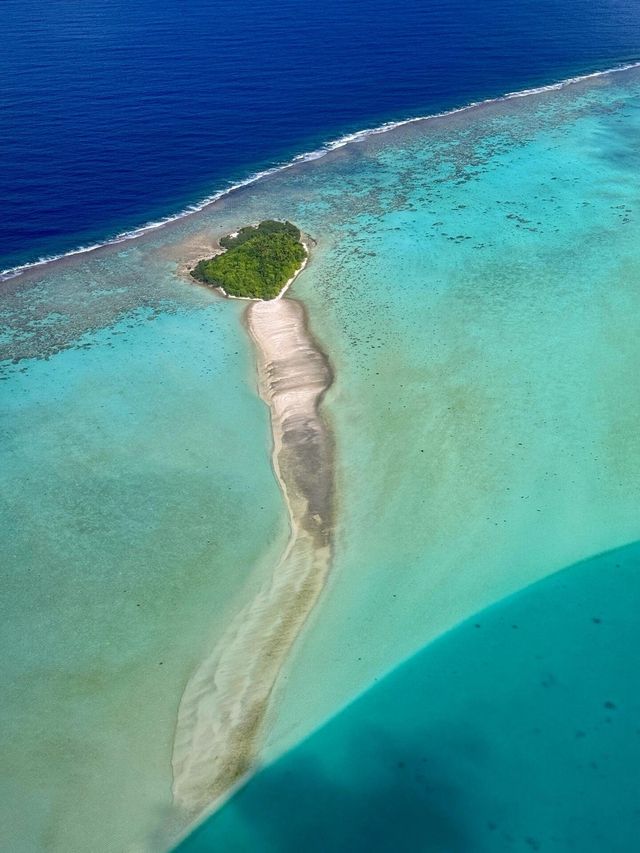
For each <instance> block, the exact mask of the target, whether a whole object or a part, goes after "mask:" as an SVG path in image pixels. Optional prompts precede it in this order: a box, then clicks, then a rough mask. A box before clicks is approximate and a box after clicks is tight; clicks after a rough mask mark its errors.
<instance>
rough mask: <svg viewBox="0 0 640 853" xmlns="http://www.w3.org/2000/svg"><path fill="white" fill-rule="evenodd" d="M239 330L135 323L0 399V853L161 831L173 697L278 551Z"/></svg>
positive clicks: (125, 841) (256, 408)
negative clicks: (244, 427)
mask: <svg viewBox="0 0 640 853" xmlns="http://www.w3.org/2000/svg"><path fill="white" fill-rule="evenodd" d="M209 301H210V300H209ZM225 307H226V306H225ZM237 325H238V324H237V319H236V317H235V315H234V311H233V309H231V310H230V311H228V312H227V315H226V317H225V316H223V315H221V314H220V313H219V310H218V309H217V307H216V306H215V305H213V304H207V300H203V304H202V305H201V307H200V308H198V309H196V308H195V307H194V308H192V309H191V310H177V311H176V312H175V313H171V314H169V313H164V314H160V315H158V316H155V317H153V316H151V312H149V311H143V310H142V309H141V310H140V311H138V312H137V313H135V314H133V315H130V316H129V317H127V318H126V319H125V320H123V321H121V322H119V323H117V324H115V325H112V326H109V327H108V328H106V329H104V330H101V331H96V332H94V333H92V334H87V335H85V337H84V338H82V340H81V341H80V342H78V344H77V346H76V347H74V348H72V349H68V350H66V351H62V352H58V353H57V354H55V355H53V356H51V357H50V359H49V360H46V361H45V360H31V361H27V362H22V363H21V365H20V368H22V369H23V370H24V371H25V372H20V370H19V369H18V370H17V371H16V372H15V373H13V375H11V376H10V377H9V379H7V380H6V381H5V382H4V383H3V385H4V388H3V403H4V406H3V418H2V436H3V440H2V463H1V464H2V472H3V486H4V488H3V494H2V499H1V500H2V507H1V511H2V519H3V524H2V528H1V531H0V549H1V553H2V563H3V565H4V566H5V567H6V569H7V570H8V573H7V576H6V578H5V582H4V594H3V596H2V605H1V618H0V625H1V628H0V631H1V634H2V640H1V642H2V648H3V655H2V663H1V668H2V682H3V684H4V691H3V700H2V703H1V705H0V715H1V720H2V724H1V729H2V753H3V767H4V774H3V780H2V785H1V794H0V796H1V798H2V801H3V820H2V823H3V834H4V836H5V838H7V839H9V842H10V843H9V846H8V848H7V849H11V850H15V851H18V850H44V849H46V850H113V851H118V853H120V851H122V850H124V849H131V848H130V845H131V843H132V842H133V841H135V840H136V839H138V840H141V841H142V840H145V839H147V838H149V837H150V836H151V837H153V836H154V835H156V834H157V835H158V836H159V837H160V838H162V837H163V833H166V832H167V831H169V828H170V827H171V826H172V825H173V823H172V816H171V814H170V785H171V767H170V760H171V749H172V741H173V730H174V726H175V718H176V713H177V706H178V702H179V701H180V696H181V694H182V690H183V687H184V683H185V681H186V678H187V677H188V675H189V673H190V671H191V670H192V669H193V668H194V667H195V666H196V665H197V664H198V662H199V660H200V659H201V658H202V657H203V656H204V655H205V654H206V652H207V651H208V650H209V648H210V646H211V644H212V643H213V642H214V641H215V638H216V637H217V635H218V632H219V631H220V630H221V629H222V627H223V625H224V624H225V622H224V620H225V615H227V614H229V612H230V608H231V609H232V612H233V608H234V604H235V605H237V604H238V602H241V601H243V600H244V597H243V596H244V595H246V594H248V592H249V590H248V589H247V590H246V591H245V592H244V593H243V590H244V589H245V587H246V585H247V583H248V581H249V579H250V577H251V575H252V573H253V574H255V573H256V572H258V573H259V566H260V563H261V561H262V560H263V559H269V557H270V545H273V547H274V552H275V553H277V547H278V543H279V541H280V540H281V538H282V536H283V535H284V534H285V532H286V531H285V529H284V524H283V519H282V517H281V516H282V508H281V501H280V495H279V491H278V489H277V486H276V484H275V482H274V479H273V477H272V474H271V471H270V468H269V458H268V448H269V434H268V426H267V423H266V416H265V412H264V411H263V407H262V406H261V404H260V402H259V401H258V400H257V398H256V397H255V395H254V394H253V393H252V388H251V384H250V380H251V367H250V364H249V363H248V357H247V353H246V351H245V349H244V342H243V341H241V340H240V332H239V330H238V328H237ZM247 423H251V424H252V432H251V436H250V437H249V436H248V435H247V436H245V437H244V438H243V437H242V436H240V435H239V428H238V425H239V424H247ZM271 559H273V556H271ZM5 810H6V811H5ZM158 844H159V845H160V847H162V846H163V844H162V843H160V842H158Z"/></svg>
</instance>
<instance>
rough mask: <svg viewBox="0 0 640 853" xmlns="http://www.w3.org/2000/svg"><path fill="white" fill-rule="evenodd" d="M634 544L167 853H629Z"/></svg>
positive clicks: (580, 569)
mask: <svg viewBox="0 0 640 853" xmlns="http://www.w3.org/2000/svg"><path fill="white" fill-rule="evenodd" d="M639 597H640V544H639V543H637V542H636V543H634V544H632V545H629V546H626V547H623V548H620V549H618V550H616V551H613V552H609V553H607V554H604V555H599V556H597V557H593V558H591V559H589V560H587V561H586V562H584V563H580V564H578V565H574V566H572V567H570V568H567V569H566V570H564V571H560V572H558V573H557V574H555V575H553V576H552V577H549V578H545V579H544V580H542V581H539V582H538V583H536V584H533V585H532V586H531V587H529V588H527V589H526V590H524V591H522V592H520V593H517V594H515V595H514V596H512V597H509V598H507V599H505V600H504V601H501V602H500V603H499V604H497V605H494V606H493V607H490V608H487V610H485V611H482V612H481V613H479V614H476V615H475V616H474V617H473V618H472V619H470V620H468V621H467V622H464V623H463V624H462V625H460V626H459V627H457V628H455V629H454V630H453V631H451V632H450V633H448V634H446V635H445V636H443V637H441V638H439V639H438V640H436V641H435V642H434V643H433V644H431V645H429V646H428V647H427V648H426V649H424V650H423V651H422V652H421V653H419V654H417V655H416V656H414V657H413V658H411V659H410V660H409V661H408V662H406V663H405V664H404V665H402V666H400V667H398V669H397V670H395V671H394V672H392V673H391V674H390V675H389V676H387V677H386V678H385V679H383V680H382V681H381V682H380V683H379V684H378V685H376V686H375V687H374V688H372V689H371V690H370V691H368V692H367V693H365V695H364V696H362V697H360V698H359V699H358V700H357V701H356V702H354V703H353V704H352V705H350V706H349V707H347V708H346V709H345V710H344V711H342V713H340V714H339V715H338V716H337V717H336V718H335V719H333V720H332V721H331V722H330V723H329V724H328V725H326V726H325V727H324V728H322V729H320V730H319V731H318V732H316V733H314V734H313V735H312V736H311V737H310V738H309V739H308V740H306V741H305V742H303V743H302V744H301V745H299V746H297V747H295V748H294V749H293V750H291V751H290V752H289V753H287V754H286V755H285V756H284V757H283V758H282V759H280V760H279V761H277V762H276V763H275V764H273V765H272V766H270V767H268V768H267V769H266V770H264V771H262V772H261V773H259V774H258V775H257V776H256V777H255V778H254V779H252V780H251V781H250V782H249V784H248V785H247V786H246V787H244V788H243V789H242V790H240V791H239V792H238V793H237V794H236V796H235V797H234V798H233V799H232V800H231V801H230V802H229V803H227V804H226V806H224V807H223V808H222V810H221V811H219V812H218V813H217V814H215V815H213V817H212V818H210V819H209V821H207V822H206V823H205V824H204V825H203V826H202V827H201V828H200V829H198V830H196V832H194V834H193V835H192V836H191V837H190V838H189V839H187V840H186V841H185V842H184V843H183V844H182V845H180V846H179V847H178V850H179V853H205V851H210V850H225V851H230V853H232V851H234V852H235V851H244V850H258V849H259V850H261V851H265V853H295V851H298V850H301V849H305V850H309V851H312V853H316V851H317V853H322V851H326V850H331V851H335V853H343V851H344V853H346V852H347V851H353V850H372V851H380V853H383V851H388V850H398V851H403V853H404V851H406V853H412V851H415V850H422V851H425V853H427V852H428V853H466V852H467V851H469V850H474V851H475V850H477V851H479V853H485V851H486V853H500V851H512V850H522V851H529V850H533V851H536V850H540V851H543V850H546V851H551V853H566V851H567V850H582V851H585V853H600V851H602V850H612V851H614V850H615V851H620V853H622V851H626V850H631V849H633V847H634V845H635V840H636V838H637V837H638V832H639V831H640V816H639V815H638V809H637V796H636V790H637V785H636V781H637V767H638V762H639V761H640V738H639V737H638V731H637V719H638V714H639V713H640V689H639V685H638V679H637V678H636V662H635V650H636V649H637V647H638V643H639V642H640V625H639V623H638V620H637V618H636V611H637V602H638V599H639Z"/></svg>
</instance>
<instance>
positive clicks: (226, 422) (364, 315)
mask: <svg viewBox="0 0 640 853" xmlns="http://www.w3.org/2000/svg"><path fill="white" fill-rule="evenodd" d="M639 106H640V73H639V72H638V71H637V70H633V71H627V72H624V73H620V74H615V75H609V76H606V77H601V78H597V79H593V80H589V81H584V82H582V83H578V84H575V85H573V86H570V87H567V88H564V89H562V90H560V91H549V92H544V93H539V94H535V95H530V96H528V97H526V98H520V99H514V100H510V101H503V102H500V103H495V104H487V105H484V106H482V107H479V108H477V109H473V110H470V111H466V112H462V113H458V114H455V115H451V116H448V117H444V118H440V119H436V120H433V121H429V122H426V123H421V124H413V125H406V126H404V127H402V128H399V129H397V130H395V131H392V132H389V133H386V134H382V135H379V136H371V137H369V138H367V139H366V140H364V141H362V142H359V143H355V144H353V145H350V146H347V147H344V148H341V149H339V150H336V151H334V152H333V153H331V154H330V155H327V156H326V157H324V158H322V159H319V160H316V161H311V162H307V163H304V164H301V165H299V166H296V167H294V168H291V169H288V170H286V171H283V172H280V173H278V174H277V175H274V176H272V177H270V178H268V179H265V180H263V181H260V182H258V183H256V184H254V185H252V186H250V187H247V188H245V189H244V190H242V191H239V192H237V193H235V194H233V195H231V196H228V197H226V198H225V199H224V200H222V202H221V203H219V204H217V205H215V206H214V207H211V208H208V209H206V210H204V211H202V212H201V213H199V214H197V215H194V216H193V217H190V218H186V219H183V220H180V221H178V222H176V223H174V224H172V225H171V226H168V227H166V228H164V229H160V230H158V231H155V232H151V233H149V234H147V235H146V236H145V237H144V238H141V239H139V240H137V241H135V242H132V243H129V244H125V245H124V246H120V247H109V248H105V249H102V250H99V251H97V252H95V253H91V254H88V255H84V256H78V257H76V258H71V259H69V260H67V261H64V262H61V263H58V264H54V265H51V266H49V267H46V268H43V269H41V270H38V271H34V272H32V273H30V274H29V275H28V276H27V277H25V278H23V279H21V280H17V279H16V280H13V281H10V282H7V283H5V286H6V290H5V298H4V300H3V307H4V310H3V320H6V330H7V331H6V332H3V335H2V337H1V338H0V347H2V357H3V358H5V361H4V362H3V365H2V366H3V376H4V377H6V378H5V379H4V381H2V382H1V383H0V394H1V395H2V412H3V427H2V429H3V441H2V454H3V459H2V462H1V464H2V466H3V467H2V470H3V473H4V472H6V474H5V489H4V491H3V496H2V502H3V505H2V518H3V524H2V526H1V527H0V554H1V560H2V564H3V566H4V565H6V566H8V567H9V569H10V573H9V577H10V583H9V584H7V594H6V595H5V596H4V597H3V616H2V630H3V649H4V655H3V658H2V666H3V673H2V678H3V683H5V684H9V685H11V686H10V689H9V690H7V691H6V693H5V695H4V696H3V699H2V703H1V708H0V713H1V714H2V720H3V726H2V733H3V734H2V741H3V746H2V749H3V753H4V755H6V756H7V763H8V766H9V768H10V770H11V773H9V774H7V775H6V776H5V778H4V780H3V795H2V802H3V809H6V810H7V811H6V815H4V814H3V816H2V820H3V826H5V827H7V830H6V835H7V838H9V839H10V846H11V848H12V849H15V850H21V849H25V850H42V849H47V850H56V851H58V850H59V851H75V850H78V851H82V850H86V849H87V848H88V839H90V840H91V845H89V847H90V849H95V850H114V851H115V850H124V849H146V848H144V846H143V847H142V848H141V846H140V845H142V844H143V842H144V840H145V839H146V841H147V842H148V845H149V846H150V847H151V849H157V848H158V847H161V846H162V844H163V843H164V839H165V838H166V837H167V835H166V833H169V835H170V834H171V832H172V831H173V830H174V829H176V828H178V829H179V828H180V820H179V817H178V816H174V815H173V814H172V812H171V809H170V786H171V766H170V761H171V747H172V738H173V727H174V725H175V714H176V711H177V706H178V703H179V700H180V696H181V693H182V690H183V688H184V685H185V683H186V681H187V679H188V678H189V675H190V674H191V672H192V671H193V669H194V668H195V666H196V665H197V663H198V662H199V661H200V660H201V659H202V658H203V657H204V656H205V654H206V653H207V652H208V651H210V649H211V648H212V647H213V645H214V643H215V640H216V638H217V637H218V636H219V635H220V634H221V633H222V631H223V630H224V627H225V625H226V624H227V623H228V621H229V619H230V618H231V616H232V615H233V613H235V612H237V610H238V608H239V607H240V605H241V604H242V603H243V602H244V601H246V600H247V599H248V597H250V595H251V593H252V591H253V590H254V589H256V588H257V587H258V585H259V582H260V580H261V579H263V578H264V576H265V573H266V572H268V571H269V569H270V567H271V565H272V563H273V560H274V559H275V558H276V557H277V555H278V553H279V550H278V549H279V547H280V546H281V545H282V542H283V540H284V537H285V536H286V521H285V518H286V516H285V513H284V508H283V506H282V503H281V500H280V496H279V493H278V490H277V486H276V483H275V481H274V478H273V476H272V474H271V471H270V467H269V441H270V439H269V433H268V424H267V417H266V411H265V409H264V407H263V406H262V405H261V403H260V402H259V400H258V399H257V397H256V395H255V393H254V388H253V386H254V382H255V380H254V376H253V368H252V355H251V353H250V350H249V346H248V342H247V340H246V337H245V335H244V332H243V330H242V327H241V324H240V313H241V307H240V306H238V305H236V304H229V303H221V302H219V301H217V300H216V299H215V297H213V296H211V295H209V294H207V293H206V292H204V291H202V290H200V289H198V288H195V287H193V286H192V285H189V284H188V283H187V282H185V281H184V280H181V279H180V278H179V277H178V276H177V275H176V272H178V271H179V270H180V269H181V268H182V266H183V265H184V263H185V261H188V260H190V259H193V258H196V257H198V256H199V255H201V254H203V253H205V254H206V251H207V249H206V247H207V245H210V244H211V240H212V235H215V234H221V233H224V232H226V231H228V230H231V229H232V228H233V227H235V226H236V225H242V224H245V223H246V222H252V221H256V220H258V219H261V218H265V217H272V216H273V217H283V218H288V219H291V220H293V221H295V222H296V223H297V224H299V225H300V226H301V227H302V228H303V230H305V231H307V232H308V233H310V234H311V235H312V236H313V237H314V238H315V239H316V240H317V246H316V248H315V250H314V253H313V258H312V261H311V263H310V264H309V266H308V269H307V270H306V271H305V273H304V275H303V276H302V277H301V278H300V279H299V280H298V281H297V282H296V285H295V294H296V295H297V296H299V297H300V298H302V299H303V300H304V302H305V304H306V305H307V308H308V310H309V315H310V318H311V325H312V328H313V331H314V333H315V335H316V336H317V337H318V339H319V341H320V342H321V343H322V344H323V346H324V348H325V349H326V351H327V352H328V353H329V355H330V358H331V360H332V363H333V367H334V370H335V375H336V381H335V384H334V386H333V388H332V390H331V392H330V394H329V396H328V397H327V400H326V410H327V413H328V416H329V417H330V418H331V420H332V424H333V429H334V433H335V436H336V444H337V460H338V462H337V464H338V470H337V480H338V484H339V494H338V496H337V497H338V505H339V523H338V530H337V534H336V542H337V550H336V555H335V560H334V566H333V570H332V575H331V579H330V582H329V585H328V588H327V590H326V593H325V595H324V597H323V600H322V601H321V603H320V605H319V607H318V608H317V609H316V611H315V613H314V615H313V617H312V619H311V621H310V623H309V625H308V628H307V630H306V632H305V635H304V637H303V639H302V641H301V642H300V643H298V645H297V646H296V648H295V650H294V654H293V656H292V658H291V660H290V663H289V665H288V666H287V668H286V671H285V672H284V673H283V676H282V678H281V680H280V683H279V685H278V689H277V691H276V693H275V695H274V699H273V703H272V707H271V709H270V715H269V719H268V725H267V727H266V729H265V746H264V749H263V753H262V756H261V757H262V758H263V759H269V758H272V757H274V756H277V755H279V754H280V753H281V752H282V751H283V750H284V749H286V748H287V747H288V746H290V745H292V744H294V743H296V742H297V741H299V740H300V739H301V738H303V737H304V736H306V735H307V734H309V733H310V732H311V731H312V730H313V729H314V728H315V727H317V726H318V725H319V724H320V723H322V722H323V721H325V720H326V719H327V718H328V717H330V716H332V715H333V714H334V713H335V712H336V711H337V710H338V709H339V708H341V707H343V706H344V705H346V704H347V703H348V702H350V701H351V700H352V699H353V698H354V697H355V696H356V695H358V694H359V693H361V692H362V691H363V690H365V689H366V688H368V687H369V686H370V685H371V684H372V683H374V682H375V681H376V680H378V679H380V678H381V677H382V676H383V675H384V673H386V672H388V671H390V670H392V669H393V668H394V667H395V666H397V664H398V663H399V662H400V661H401V660H403V659H405V658H407V657H408V656H410V655H413V654H415V653H416V652H417V651H418V650H419V649H420V648H422V647H423V646H424V645H425V644H426V643H428V642H429V641H430V640H432V639H435V638H436V637H437V636H438V635H440V634H442V633H443V632H445V631H447V630H448V629H450V628H452V627H453V626H454V625H456V624H458V623H459V622H461V621H462V620H464V619H465V618H467V617H468V616H469V615H470V614H472V613H475V612H477V611H479V610H481V609H482V608H484V607H486V606H488V605H490V604H492V603H494V602H496V601H498V600H500V599H502V598H504V597H505V596H507V595H509V594H510V593H513V592H515V591H517V590H518V589H521V588H522V587H524V586H526V585H527V584H529V583H531V582H533V581H535V580H537V579H539V578H542V577H544V576H545V575H549V574H551V573H553V572H555V571H557V570H559V569H561V568H563V567H564V566H567V565H570V564H572V563H574V562H576V561H578V560H580V559H583V558H586V557H589V556H591V555H593V554H596V553H600V552H603V551H606V550H608V549H610V548H614V547H617V546H619V545H621V544H624V543H626V542H630V541H635V540H637V539H638V537H639V536H640V530H639V527H640V522H639V515H638V505H639V499H640V495H639V490H640V477H639V474H640V441H639V439H638V433H637V428H636V425H637V422H638V417H639V415H640V391H639V390H638V385H637V382H636V376H635V374H636V365H637V363H638V359H639V357H640V352H639V350H640V343H639V341H638V336H637V321H636V318H637V316H638V311H639V309H640V304H639V303H640V293H639V291H638V287H637V282H638V280H640V240H638V221H639V220H638V214H639V212H640V210H639V208H640V187H639V184H638V174H640V171H639V168H638V167H639V166H640V163H639V154H638V150H637V148H636V147H635V146H634V144H633V140H634V139H636V138H637V134H638V131H639V130H640V109H639ZM5 519H6V521H5ZM138 604H140V607H138V606H137V605H138ZM509 636H511V635H509ZM5 638H6V639H5ZM612 642H613V640H612ZM621 643H623V640H621ZM621 648H623V645H621ZM160 662H162V663H160ZM572 713H573V712H572ZM478 716H479V717H481V716H482V714H479V715H478ZM154 832H155V833H156V834H155V835H154ZM149 839H150V840H149ZM136 845H137V846H136Z"/></svg>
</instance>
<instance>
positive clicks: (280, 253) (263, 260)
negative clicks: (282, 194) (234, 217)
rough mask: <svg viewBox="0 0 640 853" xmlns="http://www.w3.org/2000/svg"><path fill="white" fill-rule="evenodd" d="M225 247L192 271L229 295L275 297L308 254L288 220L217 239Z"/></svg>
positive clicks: (261, 225)
mask: <svg viewBox="0 0 640 853" xmlns="http://www.w3.org/2000/svg"><path fill="white" fill-rule="evenodd" d="M220 245H221V246H222V247H223V248H224V249H225V250H226V251H224V252H223V253H222V254H220V255H216V256H215V257H213V258H209V259H207V260H202V261H199V262H198V263H197V264H196V267H195V269H193V270H192V272H191V275H192V276H193V277H194V278H195V279H197V280H198V281H201V282H203V283H205V284H209V285H211V286H213V287H222V288H223V289H224V291H225V293H227V294H229V295H230V296H245V297H248V298H250V299H274V298H275V297H276V296H277V295H278V294H279V293H280V291H281V290H282V288H283V287H284V285H285V284H286V283H287V281H288V280H289V279H290V278H291V277H292V276H293V275H294V273H295V272H296V271H297V270H298V269H299V268H300V265H301V264H302V262H303V261H304V259H305V258H306V256H307V252H306V249H305V248H304V246H303V245H302V243H301V242H300V231H299V229H298V228H296V226H295V225H293V224H292V223H291V222H277V221H275V220H266V221H264V222H261V223H260V224H259V225H258V226H247V227H246V228H242V229H241V230H240V231H239V232H238V233H237V234H235V235H228V236H226V237H223V238H222V239H221V240H220Z"/></svg>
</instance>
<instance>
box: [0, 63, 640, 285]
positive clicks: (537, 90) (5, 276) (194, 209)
mask: <svg viewBox="0 0 640 853" xmlns="http://www.w3.org/2000/svg"><path fill="white" fill-rule="evenodd" d="M636 68H640V61H635V60H634V61H632V62H626V63H624V64H622V65H615V66H613V67H612V68H605V69H603V70H596V71H591V72H587V73H586V74H580V75H577V76H575V77H565V78H564V79H562V80H559V81H556V82H554V83H548V84H544V85H542V86H535V87H533V88H529V89H520V90H518V91H515V92H506V93H505V94H504V95H498V96H497V97H494V98H485V99H483V100H479V101H470V102H469V103H468V104H464V105H463V106H459V107H452V108H451V109H448V110H442V111H441V112H436V113H430V114H427V115H420V116H414V117H412V118H404V119H399V120H398V121H388V122H384V123H383V124H381V125H378V126H377V127H370V128H364V129H363V130H356V131H354V132H353V133H346V134H344V135H343V136H340V137H339V138H338V139H334V140H332V141H329V142H326V143H325V144H324V145H323V146H322V147H321V148H317V149H316V150H314V151H308V152H306V153H302V154H297V155H296V156H295V157H293V159H292V160H290V161H289V162H287V163H279V164H277V165H275V166H271V167H270V168H268V169H263V170H262V171H259V172H255V173H254V174H252V175H249V176H248V177H246V178H244V179H242V180H240V181H237V182H236V183H232V184H230V185H229V186H227V187H226V188H224V189H220V190H218V191H217V192H215V193H212V194H211V195H209V196H207V197H206V198H204V199H202V201H199V202H196V203H195V204H190V205H188V206H187V207H186V208H184V209H183V210H181V211H179V212H178V213H174V214H171V215H169V216H166V217H164V218H162V219H159V220H157V221H154V222H148V223H146V224H145V225H140V226H139V227H138V228H134V229H132V230H131V231H123V232H121V233H120V234H116V235H115V236H114V237H111V238H107V239H105V240H103V241H102V242H98V243H92V244H91V245H88V246H78V247H77V248H75V249H70V250H69V251H67V252H60V253H59V254H53V255H46V256H43V257H40V258H38V259H37V260H33V261H28V262H26V263H24V264H19V265H17V266H13V267H8V268H6V269H0V282H2V281H7V280H9V279H11V278H15V277H16V276H19V275H21V274H22V273H24V272H27V271H28V270H32V269H35V268H38V267H42V266H48V265H49V264H52V263H56V262H57V261H62V260H65V259H66V258H71V257H73V256H74V255H84V254H88V253H90V252H95V251H97V250H98V249H103V248H105V247H107V246H113V245H117V244H118V243H125V242H129V241H130V240H137V239H138V238H139V237H142V236H144V235H145V234H148V233H149V232H151V231H155V230H156V229H158V228H164V227H165V226H166V225H170V224H171V223H172V222H176V221H177V220H179V219H184V218H185V217H188V216H193V214H195V213H199V212H200V211H201V210H204V209H205V208H208V207H209V206H211V205H214V204H215V203H216V202H218V201H219V200H220V199H221V198H224V197H225V196H228V195H230V194H232V193H235V192H237V191H238V190H241V189H243V188H244V187H248V186H251V185H252V184H255V183H258V182H259V181H261V180H262V179H264V178H268V177H270V176H271V175H274V174H277V173H278V172H282V171H284V170H286V169H291V168H292V167H294V166H299V165H300V164H302V163H305V162H309V161H311V160H318V159H320V158H321V157H324V156H325V155H326V154H329V153H330V152H331V151H335V150H337V149H339V148H343V147H344V146H346V145H351V144H353V143H358V142H362V141H363V140H364V139H367V138H368V137H369V136H377V135H379V134H381V133H388V132H389V131H390V130H395V129H396V128H399V127H403V126H404V125H410V124H421V123H423V122H427V121H430V120H432V119H439V118H446V117H447V116H451V115H455V114H457V113H463V112H467V111H470V110H474V109H477V108H478V107H483V106H486V105H488V104H497V103H500V101H510V100H513V99H515V98H527V97H529V96H530V95H539V94H542V93H543V92H553V91H557V90H559V89H564V88H565V87H567V86H573V85H575V84H576V83H582V82H585V81H588V80H596V79H597V78H599V77H608V76H610V75H612V74H619V73H621V72H625V71H632V70H633V69H636Z"/></svg>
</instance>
